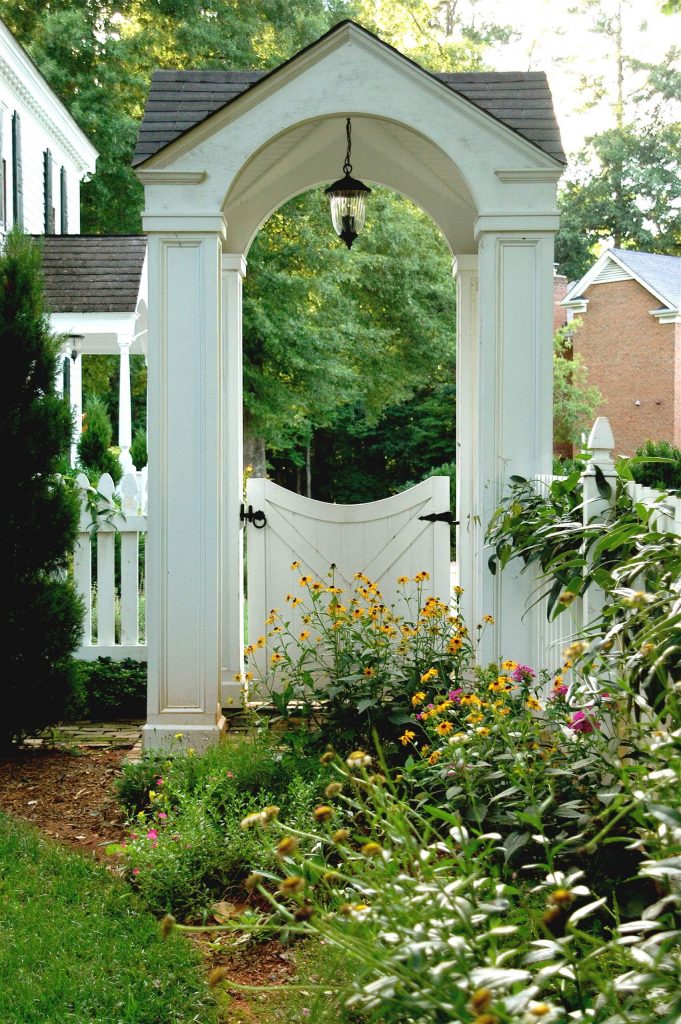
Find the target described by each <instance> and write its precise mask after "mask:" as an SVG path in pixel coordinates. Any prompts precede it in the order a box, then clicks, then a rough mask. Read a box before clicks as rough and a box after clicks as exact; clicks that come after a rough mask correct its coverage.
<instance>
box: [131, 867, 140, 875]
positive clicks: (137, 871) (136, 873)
mask: <svg viewBox="0 0 681 1024" xmlns="http://www.w3.org/2000/svg"><path fill="white" fill-rule="evenodd" d="M132 873H133V875H139V873H140V869H139V868H133V869H132Z"/></svg>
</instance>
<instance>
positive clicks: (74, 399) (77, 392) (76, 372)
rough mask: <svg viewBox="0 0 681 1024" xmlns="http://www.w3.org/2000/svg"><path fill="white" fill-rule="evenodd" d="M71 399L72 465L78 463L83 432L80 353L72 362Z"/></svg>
mask: <svg viewBox="0 0 681 1024" xmlns="http://www.w3.org/2000/svg"><path fill="white" fill-rule="evenodd" d="M69 378H70V384H69V387H70V398H71V409H72V412H73V428H74V429H73V440H72V441H71V465H72V466H75V465H76V464H77V462H78V442H79V441H80V435H81V434H82V432H83V357H82V355H81V353H80V352H78V354H77V355H76V358H75V359H72V360H71V369H70V374H69Z"/></svg>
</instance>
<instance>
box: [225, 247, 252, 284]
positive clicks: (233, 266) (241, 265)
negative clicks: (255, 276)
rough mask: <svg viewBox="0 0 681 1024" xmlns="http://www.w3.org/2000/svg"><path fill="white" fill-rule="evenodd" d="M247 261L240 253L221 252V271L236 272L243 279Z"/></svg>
mask: <svg viewBox="0 0 681 1024" xmlns="http://www.w3.org/2000/svg"><path fill="white" fill-rule="evenodd" d="M246 266H247V260H246V257H245V256H244V255H243V253H240V252H223V254H222V269H223V271H225V270H236V272H237V273H238V274H239V275H240V276H241V277H242V278H243V277H245V276H246Z"/></svg>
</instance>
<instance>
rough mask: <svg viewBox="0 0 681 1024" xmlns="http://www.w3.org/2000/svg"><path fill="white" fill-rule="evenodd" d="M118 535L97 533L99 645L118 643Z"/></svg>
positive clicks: (104, 532)
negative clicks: (116, 557)
mask: <svg viewBox="0 0 681 1024" xmlns="http://www.w3.org/2000/svg"><path fill="white" fill-rule="evenodd" d="M115 543H116V534H115V533H114V532H113V530H111V529H108V530H107V529H105V528H104V527H100V529H99V530H98V532H97V645H98V646H100V647H101V646H104V647H111V646H112V645H113V644H115V642H116V601H115V596H116V561H115Z"/></svg>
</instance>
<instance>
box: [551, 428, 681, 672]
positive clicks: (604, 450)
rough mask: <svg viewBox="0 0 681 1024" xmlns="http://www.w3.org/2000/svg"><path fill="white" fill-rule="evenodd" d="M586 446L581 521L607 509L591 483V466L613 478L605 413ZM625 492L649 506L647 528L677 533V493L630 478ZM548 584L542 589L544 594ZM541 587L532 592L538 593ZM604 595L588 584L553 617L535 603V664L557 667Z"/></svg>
mask: <svg viewBox="0 0 681 1024" xmlns="http://www.w3.org/2000/svg"><path fill="white" fill-rule="evenodd" d="M588 447H589V449H590V450H591V452H592V457H591V461H590V463H589V467H591V469H589V468H587V471H586V472H585V474H584V475H583V477H582V480H583V484H584V509H583V521H584V523H587V522H589V521H593V519H594V517H595V516H603V517H604V518H605V517H606V516H607V515H608V512H609V508H610V505H609V502H608V500H607V499H604V498H603V497H602V496H601V495H600V493H599V492H598V488H597V485H596V483H595V474H594V469H593V468H594V467H598V468H599V469H600V470H601V472H602V473H603V475H604V477H605V478H606V480H607V481H608V482H609V483H612V482H613V480H614V465H613V461H612V457H611V452H612V450H613V449H614V447H615V443H614V439H613V436H612V431H611V429H610V424H609V422H608V420H607V418H606V417H599V418H598V419H597V420H596V422H595V424H594V426H593V429H592V431H591V434H590V435H589V442H588ZM560 479H564V477H557V476H549V475H547V476H540V477H538V478H537V486H538V487H539V488H540V489H541V488H544V489H546V490H547V489H548V487H549V486H550V484H551V483H553V481H554V480H560ZM626 486H627V492H628V494H629V495H630V497H631V499H632V501H634V502H636V503H640V504H642V505H643V506H645V507H647V508H649V509H650V510H651V518H650V526H651V529H654V530H657V531H658V532H659V533H673V534H676V535H677V536H679V537H681V496H675V495H669V494H666V493H664V492H661V491H657V490H655V489H654V488H652V487H644V486H643V485H642V484H637V483H635V482H634V481H630V482H628V483H627V485H626ZM549 590H550V585H547V586H545V587H544V589H543V593H544V594H546V593H548V591H549ZM540 593H541V591H539V592H537V594H536V595H535V596H536V597H539V595H540ZM604 600H605V597H604V594H603V592H602V590H600V588H599V587H597V586H596V585H594V584H592V585H591V587H590V588H589V590H588V592H587V594H586V596H585V598H576V599H575V600H574V601H573V602H572V604H571V605H569V606H568V607H567V608H566V609H565V610H564V611H562V612H561V613H560V614H559V615H558V616H557V617H556V618H555V619H553V620H551V621H549V620H548V619H547V617H546V602H545V601H540V602H539V604H538V605H537V612H538V614H537V616H536V619H535V621H536V637H535V640H536V650H537V664H538V665H543V666H545V667H547V668H549V669H551V668H555V669H557V668H558V667H559V666H560V664H561V662H562V652H563V651H564V649H565V648H566V647H567V646H568V645H569V644H570V643H572V641H573V640H574V639H575V638H576V636H577V634H578V633H579V632H580V631H581V630H582V629H584V628H585V627H586V626H589V625H590V624H592V623H593V621H594V619H595V618H596V616H597V615H598V612H599V610H600V609H601V608H602V607H603V603H604Z"/></svg>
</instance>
